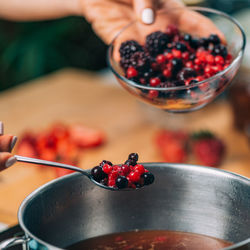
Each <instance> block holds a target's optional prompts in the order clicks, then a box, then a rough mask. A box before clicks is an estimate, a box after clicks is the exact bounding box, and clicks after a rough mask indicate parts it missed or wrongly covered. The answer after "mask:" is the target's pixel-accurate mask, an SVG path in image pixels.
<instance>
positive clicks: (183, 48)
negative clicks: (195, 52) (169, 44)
mask: <svg viewBox="0 0 250 250" xmlns="http://www.w3.org/2000/svg"><path fill="white" fill-rule="evenodd" d="M175 48H176V49H178V50H180V51H182V52H184V51H187V46H186V45H185V44H184V43H180V42H179V43H176V45H175Z"/></svg>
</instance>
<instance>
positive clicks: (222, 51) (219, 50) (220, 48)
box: [212, 44, 227, 58]
mask: <svg viewBox="0 0 250 250" xmlns="http://www.w3.org/2000/svg"><path fill="white" fill-rule="evenodd" d="M212 54H213V55H215V56H217V55H220V56H222V57H224V58H225V57H226V56H227V48H226V47H225V46H224V45H223V44H218V45H216V46H214V48H213V51H212Z"/></svg>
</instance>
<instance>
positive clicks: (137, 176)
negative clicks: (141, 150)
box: [129, 171, 141, 182]
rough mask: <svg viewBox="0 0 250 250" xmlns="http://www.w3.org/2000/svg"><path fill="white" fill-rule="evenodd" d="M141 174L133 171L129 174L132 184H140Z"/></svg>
mask: <svg viewBox="0 0 250 250" xmlns="http://www.w3.org/2000/svg"><path fill="white" fill-rule="evenodd" d="M140 177H141V175H140V173H139V172H138V171H133V172H130V173H129V180H130V181H131V182H138V181H139V180H140Z"/></svg>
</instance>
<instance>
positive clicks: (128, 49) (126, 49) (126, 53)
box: [119, 40, 143, 59]
mask: <svg viewBox="0 0 250 250" xmlns="http://www.w3.org/2000/svg"><path fill="white" fill-rule="evenodd" d="M137 51H143V47H142V46H141V45H140V44H139V43H138V42H136V41H134V40H129V41H126V42H123V43H122V44H121V46H120V49H119V52H120V56H121V58H126V59H129V58H130V57H131V56H132V55H133V54H134V53H135V52H137Z"/></svg>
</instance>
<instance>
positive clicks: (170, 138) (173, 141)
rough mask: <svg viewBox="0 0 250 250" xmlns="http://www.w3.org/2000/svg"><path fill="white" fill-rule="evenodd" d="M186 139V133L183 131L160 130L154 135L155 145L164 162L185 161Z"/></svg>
mask: <svg viewBox="0 0 250 250" xmlns="http://www.w3.org/2000/svg"><path fill="white" fill-rule="evenodd" d="M187 141H188V134H187V133H186V132H183V131H168V130H162V131H160V132H159V133H158V134H157V135H156V146H157V147H158V149H159V151H160V153H161V155H162V157H163V158H164V160H165V161H166V162H173V163H183V162H186V160H187Z"/></svg>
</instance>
